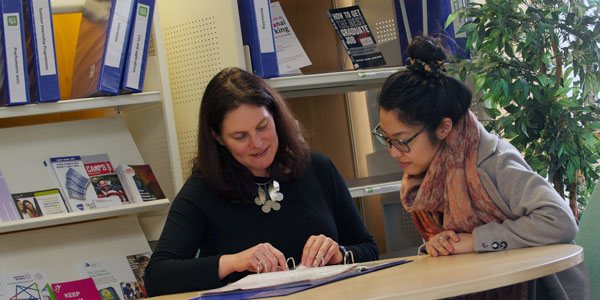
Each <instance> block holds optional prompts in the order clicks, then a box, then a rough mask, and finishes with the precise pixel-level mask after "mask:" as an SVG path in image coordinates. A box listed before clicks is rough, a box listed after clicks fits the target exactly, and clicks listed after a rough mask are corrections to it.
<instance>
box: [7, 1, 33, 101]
mask: <svg viewBox="0 0 600 300" xmlns="http://www.w3.org/2000/svg"><path fill="white" fill-rule="evenodd" d="M0 14H1V15H2V22H0V82H1V86H0V106H1V105H21V104H27V103H29V89H28V87H29V78H28V76H27V61H26V56H25V30H24V28H23V5H22V3H21V0H0Z"/></svg>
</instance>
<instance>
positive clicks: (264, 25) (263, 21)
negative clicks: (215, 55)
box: [238, 0, 279, 78]
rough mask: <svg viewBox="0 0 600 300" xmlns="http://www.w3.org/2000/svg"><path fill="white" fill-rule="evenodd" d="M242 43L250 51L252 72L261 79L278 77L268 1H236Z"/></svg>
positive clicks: (269, 3)
mask: <svg viewBox="0 0 600 300" xmlns="http://www.w3.org/2000/svg"><path fill="white" fill-rule="evenodd" d="M238 11H239V15H240V27H241V29H242V41H243V43H244V45H246V46H248V48H249V50H250V60H251V63H252V72H253V73H254V74H256V75H258V76H260V77H263V78H271V77H277V76H279V66H278V65H277V50H276V48H275V35H274V33H273V25H272V23H271V2H270V1H269V0H238Z"/></svg>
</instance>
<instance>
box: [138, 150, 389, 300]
mask: <svg viewBox="0 0 600 300" xmlns="http://www.w3.org/2000/svg"><path fill="white" fill-rule="evenodd" d="M311 156H312V159H311V163H310V164H309V165H308V166H307V168H306V170H305V171H304V172H303V174H302V175H300V176H299V177H298V178H296V179H295V180H293V181H291V182H287V183H280V186H281V190H280V192H281V193H283V195H284V198H283V201H281V202H280V203H281V209H280V210H278V211H273V210H272V211H271V212H269V213H264V212H263V211H262V210H261V207H260V206H258V205H256V204H255V203H253V202H252V203H247V204H232V203H230V202H229V201H227V200H225V199H220V198H218V197H217V195H216V194H215V193H213V192H211V191H210V189H209V188H208V186H207V184H206V183H205V182H204V181H203V180H202V179H200V178H199V177H198V176H195V175H192V176H191V177H190V178H189V179H188V180H187V182H186V183H185V184H184V186H183V187H182V189H181V190H180V191H179V193H178V194H177V196H176V197H175V200H174V201H173V203H172V206H171V209H170V211H169V214H168V217H167V221H166V223H165V226H164V228H163V232H162V234H161V237H160V240H159V241H158V244H157V246H156V249H155V251H154V253H153V255H152V257H151V259H150V262H149V264H148V266H147V267H146V273H145V279H144V280H145V285H146V289H147V291H148V292H149V294H150V295H162V294H172V293H181V292H187V291H195V290H205V289H211V288H216V287H220V286H223V285H225V284H226V283H229V282H232V281H235V280H238V279H240V278H242V277H243V276H245V275H247V274H248V273H232V274H231V275H229V276H227V277H226V278H224V279H223V280H220V279H219V275H218V270H219V259H220V257H221V255H224V254H234V253H238V252H240V251H243V250H246V249H248V248H251V247H253V246H256V245H257V244H259V243H264V242H268V243H271V245H273V246H274V247H275V248H277V249H279V250H280V251H281V252H282V253H283V254H284V256H285V257H286V258H287V257H290V256H291V257H294V259H295V261H297V262H299V261H300V260H301V257H302V249H303V247H304V244H305V243H306V241H307V239H308V238H309V237H310V236H311V235H319V234H323V235H325V236H328V237H330V238H332V239H333V240H335V241H337V242H338V244H339V245H341V246H345V247H346V250H350V251H352V252H353V255H354V259H355V261H356V262H361V261H369V260H376V259H377V258H378V250H377V245H376V244H375V241H374V240H373V237H372V236H371V234H370V233H369V232H368V231H367V229H366V227H365V226H364V223H363V221H362V219H361V218H360V216H359V214H358V211H357V209H356V207H355V206H354V203H353V201H352V198H351V196H350V193H349V191H348V188H347V186H346V184H345V182H344V180H343V178H342V177H341V175H340V174H339V172H338V171H337V170H336V168H335V167H334V166H333V164H332V162H331V161H330V160H329V159H328V158H326V157H325V156H323V155H321V154H319V153H316V152H313V153H312V155H311ZM198 251H199V255H197V254H198ZM196 256H198V257H196Z"/></svg>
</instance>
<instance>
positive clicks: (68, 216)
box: [0, 199, 169, 234]
mask: <svg viewBox="0 0 600 300" xmlns="http://www.w3.org/2000/svg"><path fill="white" fill-rule="evenodd" d="M167 205H169V200H168V199H160V200H154V201H149V202H143V203H131V204H127V205H120V206H113V207H106V208H97V209H91V210H85V211H78V212H70V213H65V214H56V215H50V216H42V217H39V218H33V219H27V220H17V221H8V222H1V223H0V234H2V233H8V232H14V231H21V230H27V229H35V228H42V227H49V226H55V225H62V224H71V223H77V222H83V221H91V220H98V219H104V218H110V217H116V216H123V215H130V214H137V213H141V212H146V211H153V210H157V209H161V208H164V207H166V206H167Z"/></svg>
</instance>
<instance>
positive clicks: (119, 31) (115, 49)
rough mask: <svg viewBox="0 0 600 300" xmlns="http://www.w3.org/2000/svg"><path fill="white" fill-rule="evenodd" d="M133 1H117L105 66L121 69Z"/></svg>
mask: <svg viewBox="0 0 600 300" xmlns="http://www.w3.org/2000/svg"><path fill="white" fill-rule="evenodd" d="M132 2H133V0H117V1H116V3H115V7H114V12H115V13H114V16H113V20H112V24H111V26H110V33H109V35H108V38H109V39H108V46H107V47H106V48H107V50H108V51H107V53H106V60H105V65H107V66H109V67H114V68H119V67H120V64H121V55H122V53H123V48H124V47H125V38H126V36H125V34H126V32H127V20H129V16H130V14H131V7H132Z"/></svg>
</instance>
